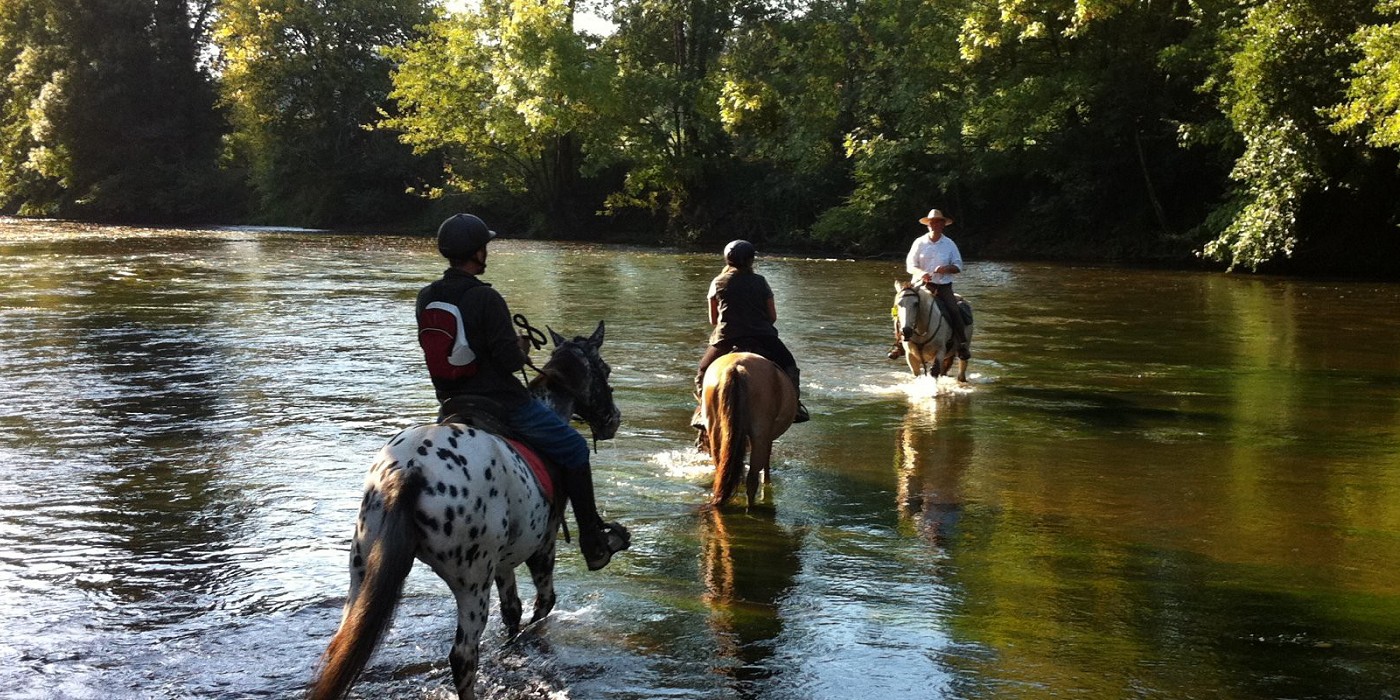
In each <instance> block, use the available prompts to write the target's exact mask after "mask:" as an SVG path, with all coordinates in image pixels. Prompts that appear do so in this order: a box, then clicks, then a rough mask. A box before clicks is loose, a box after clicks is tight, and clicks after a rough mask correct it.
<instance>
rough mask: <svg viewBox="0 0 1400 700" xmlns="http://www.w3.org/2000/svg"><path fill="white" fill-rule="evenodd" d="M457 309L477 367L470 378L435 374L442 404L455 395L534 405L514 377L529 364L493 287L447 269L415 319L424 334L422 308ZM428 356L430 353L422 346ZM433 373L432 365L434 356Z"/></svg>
mask: <svg viewBox="0 0 1400 700" xmlns="http://www.w3.org/2000/svg"><path fill="white" fill-rule="evenodd" d="M435 301H436V302H444V303H447V304H453V305H456V307H457V309H458V311H459V312H460V314H461V319H462V326H463V328H464V329H465V331H466V339H467V342H468V343H469V344H470V345H471V349H472V350H473V351H474V352H475V353H476V363H477V366H476V367H475V368H474V370H473V373H471V374H470V376H458V377H444V376H433V389H434V390H435V391H436V393H437V399H438V401H439V402H441V401H446V400H448V399H450V398H452V397H454V396H464V395H470V396H481V397H485V398H488V399H491V400H493V401H496V402H498V403H500V404H501V405H502V406H503V407H505V408H506V409H507V410H513V409H516V408H519V407H520V406H523V405H525V403H526V402H528V401H530V393H529V391H528V390H526V388H525V385H524V384H522V383H521V382H520V378H519V377H517V376H516V373H517V372H519V371H520V368H521V367H523V366H525V361H526V357H525V353H523V352H521V350H520V345H519V341H518V340H517V337H518V336H517V335H516V332H515V328H514V326H512V324H511V315H510V309H509V308H508V307H507V306H506V300H505V299H504V298H502V297H501V294H500V292H497V291H496V290H495V289H492V288H491V285H489V284H487V283H485V282H482V281H481V280H479V279H477V278H476V276H475V275H469V274H467V273H465V272H463V271H461V270H458V269H456V268H448V270H447V271H446V272H444V273H443V275H442V279H440V280H438V281H436V282H434V283H432V284H430V285H428V286H426V287H424V288H423V289H422V290H421V291H419V292H418V304H417V311H416V314H415V315H416V317H417V319H418V327H419V332H420V343H421V341H422V336H421V334H422V332H423V331H424V329H425V321H424V310H425V309H426V308H427V306H428V305H429V304H431V303H432V302H435ZM424 352H425V354H426V353H427V352H429V350H428V346H427V345H424ZM425 359H426V360H428V365H429V368H430V370H429V371H430V373H432V370H431V368H432V367H433V366H434V362H433V361H432V360H431V359H430V358H426V357H425Z"/></svg>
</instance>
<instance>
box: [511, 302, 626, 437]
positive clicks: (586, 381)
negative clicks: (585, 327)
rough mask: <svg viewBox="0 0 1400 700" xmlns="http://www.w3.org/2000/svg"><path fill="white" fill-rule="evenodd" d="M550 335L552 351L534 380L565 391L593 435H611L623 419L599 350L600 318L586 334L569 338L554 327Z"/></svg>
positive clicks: (575, 410)
mask: <svg viewBox="0 0 1400 700" xmlns="http://www.w3.org/2000/svg"><path fill="white" fill-rule="evenodd" d="M549 335H550V336H551V337H552V338H553V339H554V352H553V353H551V354H550V356H549V361H548V362H546V363H545V365H544V367H543V368H541V370H540V371H541V374H540V376H539V377H538V378H537V379H536V380H535V381H536V382H540V381H543V382H545V383H546V384H547V385H548V388H549V389H550V390H553V391H558V392H561V393H563V394H565V395H566V396H567V397H568V398H569V399H570V400H571V401H572V411H573V413H574V414H575V415H577V416H578V417H579V418H582V419H583V420H584V421H586V422H587V423H588V427H589V428H591V429H592V430H593V437H594V439H597V440H609V439H611V438H612V437H613V436H614V435H616V434H617V427H618V425H619V424H620V423H621V422H622V412H621V411H619V410H618V409H617V404H615V403H613V390H612V385H610V384H608V376H609V375H611V374H612V368H611V367H609V366H608V363H607V362H604V361H603V356H602V355H601V354H600V353H599V349H600V348H602V346H603V322H602V321H599V322H598V328H597V330H594V331H593V335H591V336H589V337H587V338H585V337H583V336H575V337H574V339H573V340H568V339H566V338H565V337H564V336H562V335H559V334H558V333H555V332H554V329H553V328H550V329H549ZM533 384H534V383H533V382H532V385H533Z"/></svg>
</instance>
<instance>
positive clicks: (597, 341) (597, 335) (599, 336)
mask: <svg viewBox="0 0 1400 700" xmlns="http://www.w3.org/2000/svg"><path fill="white" fill-rule="evenodd" d="M588 342H590V343H593V345H594V346H597V347H602V345H603V322H602V321H599V322H598V329H597V330H595V331H593V335H592V336H590V337H589V338H588Z"/></svg>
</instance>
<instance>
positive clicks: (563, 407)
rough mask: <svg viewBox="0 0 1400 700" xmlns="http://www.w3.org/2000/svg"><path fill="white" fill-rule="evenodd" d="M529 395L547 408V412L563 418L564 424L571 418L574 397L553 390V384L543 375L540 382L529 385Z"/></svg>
mask: <svg viewBox="0 0 1400 700" xmlns="http://www.w3.org/2000/svg"><path fill="white" fill-rule="evenodd" d="M530 393H532V394H534V396H535V398H537V399H539V400H540V401H542V402H543V403H544V405H545V406H547V407H549V410H551V411H553V412H554V413H555V415H557V416H559V417H560V418H563V419H564V422H565V423H568V422H569V419H570V418H572V417H573V415H574V397H573V396H570V395H569V393H568V392H565V391H559V390H557V389H555V388H554V383H553V382H551V381H549V380H548V378H546V377H544V376H543V375H541V377H540V381H537V382H534V383H532V384H531V385H530Z"/></svg>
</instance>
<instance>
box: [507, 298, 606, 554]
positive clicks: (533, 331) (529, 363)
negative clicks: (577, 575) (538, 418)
mask: <svg viewBox="0 0 1400 700" xmlns="http://www.w3.org/2000/svg"><path fill="white" fill-rule="evenodd" d="M511 321H512V322H514V323H515V325H516V327H517V328H519V329H521V330H523V331H525V333H524V336H523V337H525V338H526V339H527V340H529V341H530V347H532V348H534V349H535V350H539V349H540V348H542V347H544V346H545V344H546V343H547V342H548V341H547V340H546V339H545V335H544V331H541V330H540V329H538V328H536V327H535V326H533V325H531V324H530V321H529V319H527V318H525V314H515V315H514V316H512V317H511ZM566 344H567V343H566ZM561 347H562V346H561ZM550 359H551V360H552V359H553V357H551V358H550ZM544 366H545V367H546V368H548V367H549V363H548V362H546V363H544ZM525 367H529V368H530V369H533V370H535V374H537V375H539V376H541V377H545V378H548V377H550V373H549V372H546V371H545V370H544V369H540V368H539V367H538V366H537V365H536V364H535V363H534V361H533V360H531V359H530V356H529V355H526V356H525ZM525 367H521V368H520V378H521V379H523V380H524V381H525V385H526V386H529V385H530V383H531V382H530V378H529V376H527V375H526V374H525ZM555 376H556V377H557V376H558V375H557V372H556V374H555ZM561 383H562V382H561ZM564 388H565V389H566V390H567V393H568V395H569V398H570V399H572V400H573V403H574V407H575V408H577V407H578V406H580V405H586V404H588V402H586V401H582V400H580V397H579V396H578V395H576V394H575V393H574V392H573V391H572V390H568V387H567V386H565V387H564ZM576 413H577V412H576ZM578 417H579V418H582V419H583V420H584V421H585V422H587V423H588V424H589V428H590V429H591V428H592V427H593V420H592V419H591V418H590V417H589V416H584V415H582V414H578ZM566 422H567V421H566ZM589 432H590V433H593V453H594V454H597V453H598V436H597V433H596V432H594V431H592V430H590V431H589ZM566 533H567V530H566ZM564 537H565V541H567V540H568V535H567V534H565V536H564Z"/></svg>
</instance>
